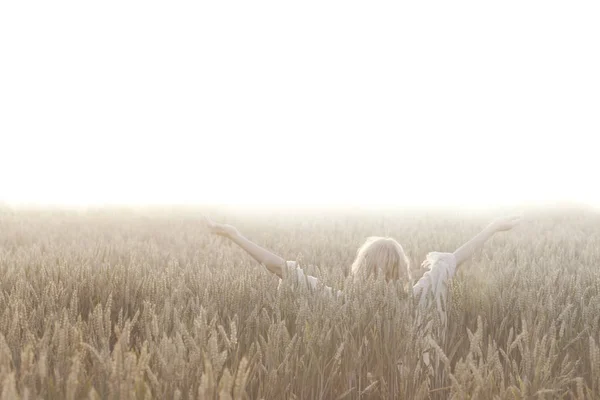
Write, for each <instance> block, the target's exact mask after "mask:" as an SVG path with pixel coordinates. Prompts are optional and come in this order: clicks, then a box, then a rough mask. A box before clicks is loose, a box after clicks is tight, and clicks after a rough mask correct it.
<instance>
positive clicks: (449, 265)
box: [413, 251, 456, 292]
mask: <svg viewBox="0 0 600 400" xmlns="http://www.w3.org/2000/svg"><path fill="white" fill-rule="evenodd" d="M421 268H423V269H426V270H427V271H426V272H425V273H424V274H423V276H422V277H421V278H420V279H419V280H418V281H417V283H416V284H415V285H414V286H413V290H414V291H415V292H417V291H420V290H422V289H425V288H426V287H427V288H428V287H431V286H433V287H434V288H435V289H437V286H438V285H439V283H441V282H444V281H445V280H447V279H449V278H451V277H452V276H453V275H454V272H455V271H456V257H455V256H454V254H453V253H444V252H439V251H433V252H430V253H428V254H427V256H426V257H425V261H423V264H422V265H421Z"/></svg>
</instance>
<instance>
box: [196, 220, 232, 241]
mask: <svg viewBox="0 0 600 400" xmlns="http://www.w3.org/2000/svg"><path fill="white" fill-rule="evenodd" d="M202 219H203V222H204V225H205V226H206V228H207V229H208V230H209V231H210V233H212V234H214V235H219V236H223V237H226V238H229V239H232V238H233V237H235V236H236V235H238V234H239V232H238V230H237V229H236V228H235V227H234V226H232V225H226V224H219V223H217V222H215V221H213V220H212V219H210V218H209V217H207V216H203V217H202Z"/></svg>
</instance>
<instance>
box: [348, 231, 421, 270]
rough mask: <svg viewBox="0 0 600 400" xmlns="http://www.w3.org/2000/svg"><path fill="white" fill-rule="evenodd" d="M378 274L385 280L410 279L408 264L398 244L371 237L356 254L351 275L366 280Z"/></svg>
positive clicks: (386, 239) (385, 238)
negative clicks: (382, 275) (381, 274)
mask: <svg viewBox="0 0 600 400" xmlns="http://www.w3.org/2000/svg"><path fill="white" fill-rule="evenodd" d="M379 273H383V274H384V277H385V279H386V280H393V279H402V280H404V281H409V280H410V279H411V277H410V263H409V261H408V258H407V257H406V254H405V253H404V249H403V248H402V246H400V243H398V242H397V241H396V240H394V239H392V238H389V237H378V236H372V237H370V238H368V239H367V240H366V241H365V243H364V244H363V245H362V246H360V248H359V249H358V251H357V252H356V258H355V260H354V262H353V263H352V274H353V275H354V277H355V278H362V279H366V278H368V277H369V276H371V275H373V276H374V277H377V276H378V274H379Z"/></svg>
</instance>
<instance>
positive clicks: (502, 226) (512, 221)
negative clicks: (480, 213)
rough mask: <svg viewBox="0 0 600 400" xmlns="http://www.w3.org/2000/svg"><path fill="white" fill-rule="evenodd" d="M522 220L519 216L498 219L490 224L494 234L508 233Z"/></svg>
mask: <svg viewBox="0 0 600 400" xmlns="http://www.w3.org/2000/svg"><path fill="white" fill-rule="evenodd" d="M522 219H523V217H522V216H520V215H513V216H511V217H503V218H498V219H496V220H494V221H493V222H492V223H491V226H492V227H493V228H494V230H495V231H496V232H500V231H508V230H511V229H512V228H514V227H515V226H517V225H518V224H519V223H520V222H521V220H522Z"/></svg>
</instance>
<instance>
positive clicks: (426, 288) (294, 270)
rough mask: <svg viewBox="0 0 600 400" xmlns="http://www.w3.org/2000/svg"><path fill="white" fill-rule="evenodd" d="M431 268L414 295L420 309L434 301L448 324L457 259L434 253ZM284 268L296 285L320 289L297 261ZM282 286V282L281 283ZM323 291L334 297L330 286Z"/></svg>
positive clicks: (429, 258) (429, 262) (428, 260)
mask: <svg viewBox="0 0 600 400" xmlns="http://www.w3.org/2000/svg"><path fill="white" fill-rule="evenodd" d="M424 264H425V265H428V266H429V271H427V272H425V274H423V276H422V277H421V278H420V279H419V280H418V281H417V283H415V285H414V286H413V295H414V296H415V298H417V299H418V301H419V303H418V304H419V306H420V307H427V306H428V305H429V304H430V302H429V300H432V299H433V300H434V301H435V305H436V308H437V310H438V311H439V313H440V317H441V318H442V322H443V323H444V324H445V323H446V300H447V295H448V281H449V280H450V279H452V277H453V276H454V274H455V272H456V258H455V257H454V254H452V253H440V252H432V253H429V254H427V257H426V259H425V262H424ZM285 266H286V268H284V271H283V276H284V279H291V280H292V281H293V282H294V284H298V285H301V286H302V287H304V288H306V289H310V290H312V291H314V290H316V289H317V288H318V286H319V285H318V282H319V280H318V279H317V278H315V277H314V276H311V275H306V274H305V273H304V271H303V270H302V268H300V267H299V266H298V265H297V263H296V262H295V261H286V265H285ZM279 284H280V285H281V281H280V283H279ZM323 289H324V290H325V291H326V292H327V293H329V294H330V295H333V289H332V288H331V287H329V286H323ZM342 294H343V292H342V291H340V290H338V291H337V295H338V296H341V295H342Z"/></svg>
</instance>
